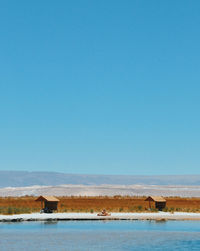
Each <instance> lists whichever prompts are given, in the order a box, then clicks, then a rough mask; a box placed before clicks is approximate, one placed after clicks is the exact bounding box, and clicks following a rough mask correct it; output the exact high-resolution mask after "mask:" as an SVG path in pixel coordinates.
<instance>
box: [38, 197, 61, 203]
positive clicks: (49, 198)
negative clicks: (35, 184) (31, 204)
mask: <svg viewBox="0 0 200 251" xmlns="http://www.w3.org/2000/svg"><path fill="white" fill-rule="evenodd" d="M35 201H50V202H58V201H59V199H57V198H56V197H54V196H40V197H38V198H37V199H36V200H35Z"/></svg>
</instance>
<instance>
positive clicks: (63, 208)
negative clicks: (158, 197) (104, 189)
mask: <svg viewBox="0 0 200 251" xmlns="http://www.w3.org/2000/svg"><path fill="white" fill-rule="evenodd" d="M58 198H59V199H60V202H59V205H58V212H91V213H93V212H99V211H101V210H102V209H103V208H105V209H106V210H107V211H110V212H144V211H147V210H148V202H146V201H144V200H145V198H146V197H129V196H123V197H122V196H114V197H108V196H104V197H102V196H98V197H74V196H71V197H58ZM35 199H36V197H31V196H25V197H2V198H0V214H21V213H32V212H39V211H40V209H41V204H40V202H35ZM166 199H167V207H166V209H165V210H164V211H170V212H173V211H180V212H200V198H180V197H168V198H167V197H166ZM153 204H154V203H152V206H153ZM152 211H156V210H155V209H152Z"/></svg>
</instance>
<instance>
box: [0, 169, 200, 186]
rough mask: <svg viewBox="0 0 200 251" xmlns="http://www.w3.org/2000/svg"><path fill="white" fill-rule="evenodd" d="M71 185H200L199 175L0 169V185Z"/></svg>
mask: <svg viewBox="0 0 200 251" xmlns="http://www.w3.org/2000/svg"><path fill="white" fill-rule="evenodd" d="M62 184H72V185H103V184H107V185H135V184H138V185H187V186H198V185H200V175H158V176H157V175H150V176H147V175H146V176H145V175H89V174H88V175H87V174H66V173H57V172H26V171H0V187H24V186H34V185H40V186H57V185H62Z"/></svg>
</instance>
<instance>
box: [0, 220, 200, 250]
mask: <svg viewBox="0 0 200 251" xmlns="http://www.w3.org/2000/svg"><path fill="white" fill-rule="evenodd" d="M4 250H5V251H9V250H26V251H29V250H30V251H37V250H39V251H40V250H42V251H51V250H54V251H55V250H59V251H60V250H67V251H68V250H69V251H71V250H73V251H79V250H80V251H85V250H87V251H90V250H97V251H99V250H103V251H107V250H109V251H110V250H111V251H112V250H181V251H182V250H183V251H184V250H200V222H199V221H166V222H156V221H60V222H24V223H0V251H4Z"/></svg>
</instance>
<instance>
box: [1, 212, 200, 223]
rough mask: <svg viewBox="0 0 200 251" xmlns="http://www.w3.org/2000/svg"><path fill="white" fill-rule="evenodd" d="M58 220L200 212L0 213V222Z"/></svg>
mask: <svg viewBox="0 0 200 251" xmlns="http://www.w3.org/2000/svg"><path fill="white" fill-rule="evenodd" d="M59 220H66V221H67V220H157V221H158V220H200V213H183V212H175V213H168V212H158V213H112V214H111V216H106V217H102V216H97V214H96V213H93V214H91V213H53V214H40V213H33V214H18V215H0V222H17V221H59Z"/></svg>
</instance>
